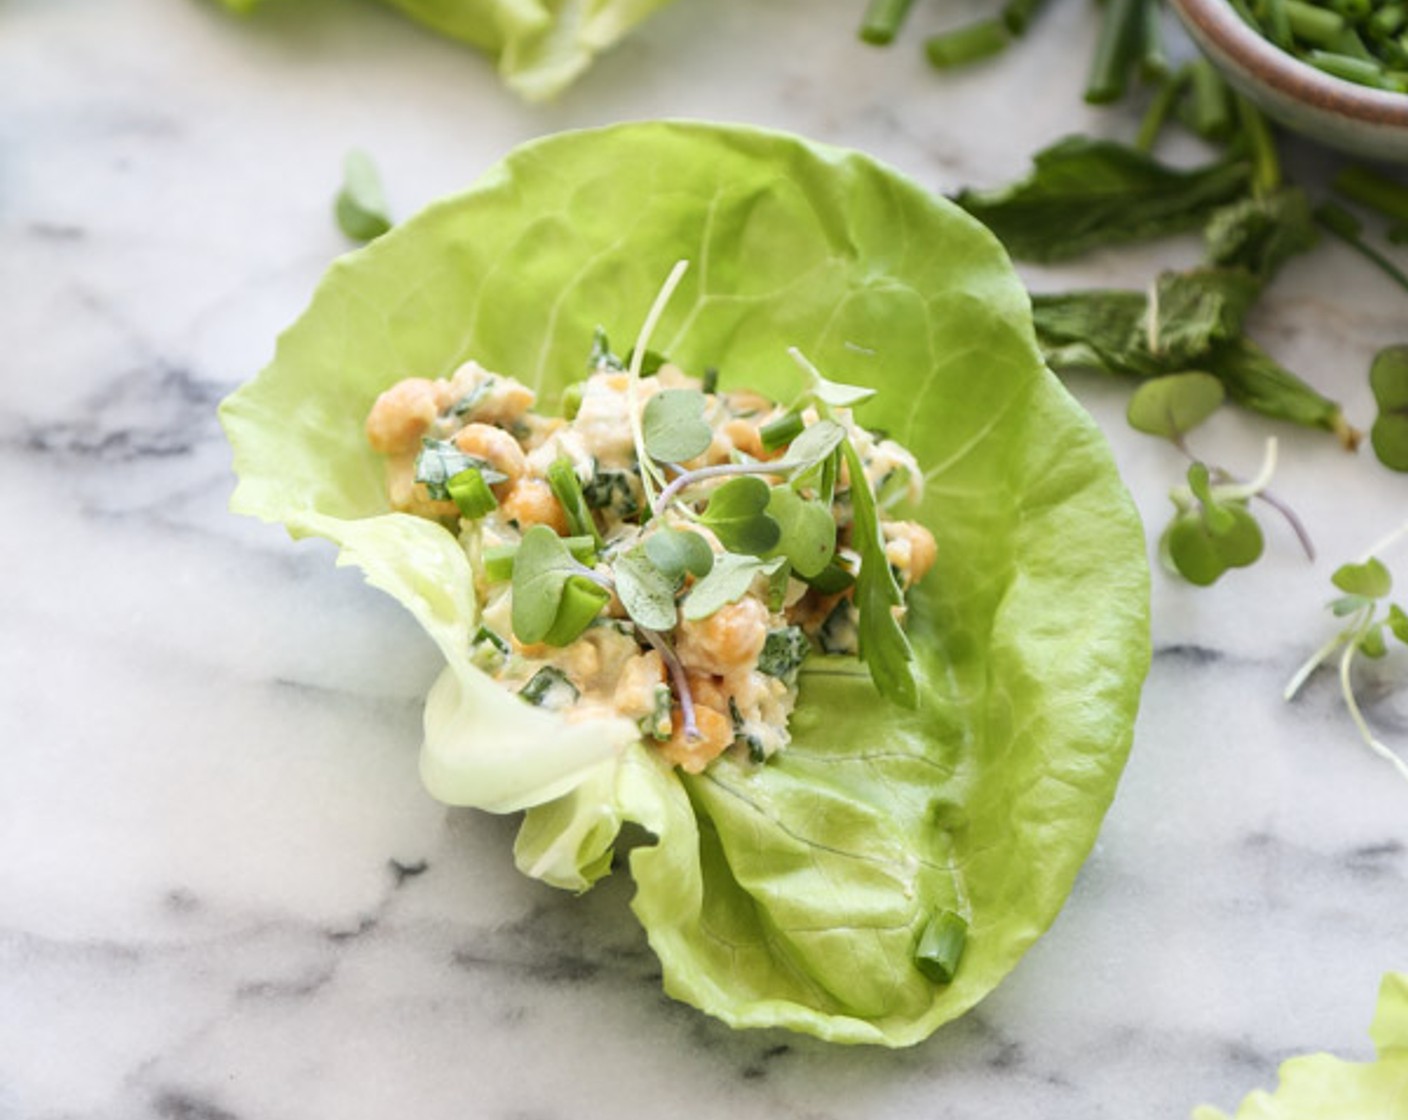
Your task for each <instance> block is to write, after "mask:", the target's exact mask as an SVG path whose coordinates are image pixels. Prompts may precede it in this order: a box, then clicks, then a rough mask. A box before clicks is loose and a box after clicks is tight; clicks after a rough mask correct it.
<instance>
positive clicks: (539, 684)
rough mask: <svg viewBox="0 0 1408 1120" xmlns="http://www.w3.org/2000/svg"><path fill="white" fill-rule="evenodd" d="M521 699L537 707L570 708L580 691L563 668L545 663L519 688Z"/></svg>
mask: <svg viewBox="0 0 1408 1120" xmlns="http://www.w3.org/2000/svg"><path fill="white" fill-rule="evenodd" d="M518 695H519V697H520V698H521V699H523V700H526V701H527V702H528V703H530V704H532V705H533V706H534V707H537V708H549V709H559V708H569V707H571V706H572V705H573V704H574V703H576V700H577V697H578V696H579V695H580V693H579V692H578V691H577V686H576V685H574V684H573V683H572V682H571V681H570V680H568V679H567V675H566V674H565V673H564V672H563V671H562V670H561V669H554V668H553V667H552V666H551V665H544V666H543V667H542V668H541V669H539V670H538V671H537V672H536V673H534V674H533V677H532V679H531V680H529V682H528V683H527V684H525V685H524V686H523V687H522V688H521V689H519V690H518Z"/></svg>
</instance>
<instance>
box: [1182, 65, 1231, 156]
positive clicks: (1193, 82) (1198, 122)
mask: <svg viewBox="0 0 1408 1120" xmlns="http://www.w3.org/2000/svg"><path fill="white" fill-rule="evenodd" d="M1188 81H1189V84H1190V86H1191V92H1192V98H1191V101H1190V109H1189V117H1188V126H1189V127H1190V128H1191V129H1192V130H1193V131H1194V132H1196V133H1197V134H1198V135H1199V136H1201V137H1202V138H1203V139H1205V140H1225V139H1226V138H1227V137H1228V136H1230V135H1231V134H1232V92H1231V90H1229V89H1228V88H1227V83H1226V82H1224V81H1223V80H1222V75H1221V74H1219V73H1218V72H1217V69H1216V68H1215V67H1214V66H1213V64H1212V63H1211V62H1209V61H1208V60H1207V59H1206V58H1197V59H1194V60H1193V61H1192V62H1190V63H1189V64H1188Z"/></svg>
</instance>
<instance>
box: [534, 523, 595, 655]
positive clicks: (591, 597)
mask: <svg viewBox="0 0 1408 1120" xmlns="http://www.w3.org/2000/svg"><path fill="white" fill-rule="evenodd" d="M601 578H602V577H599V576H597V574H596V573H595V572H593V571H592V570H591V569H590V568H588V567H586V566H585V565H583V564H582V563H580V562H579V561H578V560H577V559H576V558H575V557H574V556H573V555H572V553H571V552H570V551H569V550H568V547H567V543H566V541H564V540H563V539H562V538H561V537H559V536H558V535H557V534H556V533H554V532H553V531H552V530H551V529H549V528H548V527H547V526H546V525H534V526H532V528H530V529H529V530H528V531H527V532H526V533H524V534H523V540H522V541H521V542H520V543H519V546H518V551H517V553H516V554H515V556H514V559H513V615H512V618H513V632H514V633H515V634H516V635H518V640H519V641H521V642H525V643H529V644H532V643H535V642H546V643H547V644H549V645H554V646H564V645H567V644H568V643H569V642H573V641H575V640H576V639H577V638H579V637H580V636H581V634H582V632H583V631H584V630H585V629H586V628H587V626H588V625H590V623H591V621H592V619H594V618H595V617H596V616H597V615H598V614H599V613H600V612H601V609H602V607H604V606H606V604H607V602H608V601H609V600H610V598H611V594H610V592H609V591H608V590H607V589H606V588H604V587H602V586H601V585H600V582H599V581H600V580H601Z"/></svg>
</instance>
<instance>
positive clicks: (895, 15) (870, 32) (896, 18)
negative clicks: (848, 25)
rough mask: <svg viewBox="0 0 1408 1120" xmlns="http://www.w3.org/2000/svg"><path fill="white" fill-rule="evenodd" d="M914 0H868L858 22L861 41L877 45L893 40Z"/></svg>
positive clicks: (886, 44)
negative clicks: (868, 2)
mask: <svg viewBox="0 0 1408 1120" xmlns="http://www.w3.org/2000/svg"><path fill="white" fill-rule="evenodd" d="M913 5H914V0H870V4H869V5H868V6H867V7H866V9H865V17H864V18H863V19H862V20H861V24H860V39H861V42H864V43H870V44H872V45H874V46H877V47H884V46H888V45H889V44H890V43H893V42H894V41H895V36H896V35H898V34H899V31H900V28H901V27H903V26H904V21H905V18H906V17H907V16H908V15H909V9H910V8H911V7H912V6H913Z"/></svg>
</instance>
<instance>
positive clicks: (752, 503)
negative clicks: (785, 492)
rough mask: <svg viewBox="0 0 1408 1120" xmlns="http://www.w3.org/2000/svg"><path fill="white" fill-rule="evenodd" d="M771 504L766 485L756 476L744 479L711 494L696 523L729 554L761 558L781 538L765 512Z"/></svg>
mask: <svg viewBox="0 0 1408 1120" xmlns="http://www.w3.org/2000/svg"><path fill="white" fill-rule="evenodd" d="M771 500H772V490H771V488H770V487H769V486H768V484H767V483H766V482H764V481H763V480H762V479H761V478H758V477H757V476H755V475H743V476H742V477H740V478H735V479H731V480H730V481H728V482H725V483H724V484H723V485H722V486H720V487H719V488H718V489H717V490H714V491H713V492H712V493H710V495H709V504H708V505H707V506H705V507H704V512H703V513H702V514H700V515H699V521H700V523H701V524H703V525H706V526H708V528H709V529H710V530H711V531H712V532H713V534H714V535H715V536H716V537H718V538H719V541H720V542H721V543H722V544H723V546H724V547H725V548H726V549H728V550H729V551H731V552H744V553H747V554H749V555H751V556H762V555H763V554H764V553H767V552H769V551H771V550H772V549H773V548H775V547H776V546H777V544H778V542H779V540H780V539H781V537H782V529H781V527H780V526H779V525H778V523H777V522H776V521H775V520H774V519H773V518H772V517H771V516H770V515H769V513H768V512H767V510H768V503H769V502H770V501H771Z"/></svg>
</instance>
